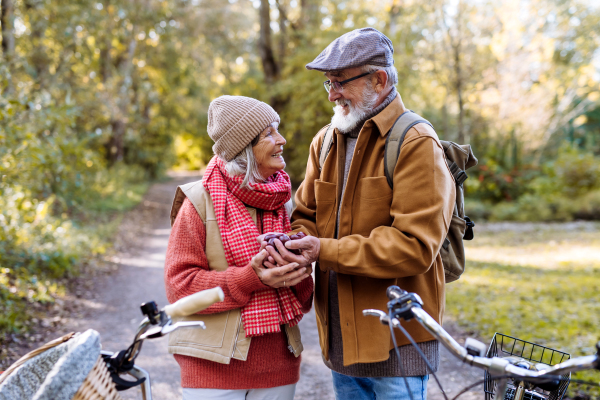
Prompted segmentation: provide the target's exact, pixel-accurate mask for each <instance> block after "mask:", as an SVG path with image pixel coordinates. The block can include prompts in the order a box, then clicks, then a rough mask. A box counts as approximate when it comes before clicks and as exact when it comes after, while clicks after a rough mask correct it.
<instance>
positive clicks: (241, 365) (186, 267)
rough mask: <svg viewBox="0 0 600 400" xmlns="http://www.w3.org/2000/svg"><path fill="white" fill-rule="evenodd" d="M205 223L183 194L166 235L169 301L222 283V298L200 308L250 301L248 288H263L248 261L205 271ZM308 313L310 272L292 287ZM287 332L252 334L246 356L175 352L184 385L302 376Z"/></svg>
mask: <svg viewBox="0 0 600 400" xmlns="http://www.w3.org/2000/svg"><path fill="white" fill-rule="evenodd" d="M205 247H206V229H205V227H204V224H203V223H202V219H201V218H200V216H199V215H198V212H197V211H196V209H195V208H194V206H193V205H192V203H191V202H190V201H189V200H188V199H185V201H184V202H183V205H182V206H181V209H180V210H179V213H178V214H177V218H176V220H175V224H174V225H173V229H172V230H171V236H170V237H169V246H168V248H167V260H166V263H165V284H166V289H167V299H168V300H169V301H170V302H171V303H173V302H175V301H177V300H179V299H180V298H182V297H185V296H188V295H190V294H193V293H196V292H199V291H201V290H204V289H210V288H213V287H215V286H221V288H222V289H223V292H225V301H223V302H221V303H217V304H214V305H212V306H210V307H209V308H207V309H206V310H204V311H203V312H201V314H211V313H218V312H223V311H228V310H233V309H236V308H240V307H242V306H244V305H246V304H247V303H248V301H249V300H250V296H251V295H252V292H254V291H255V290H258V289H262V288H265V287H266V286H265V285H263V284H262V282H261V281H260V279H259V278H258V276H257V275H256V273H255V272H254V270H253V269H252V266H251V265H250V264H248V265H247V266H245V267H229V268H228V269H227V270H226V271H209V269H208V260H207V258H206V254H205V252H204V249H205ZM292 290H294V292H295V293H296V296H297V298H298V300H299V301H300V303H301V304H302V307H303V308H302V311H303V312H304V313H307V312H308V311H309V310H310V307H311V303H312V294H313V290H314V283H313V280H312V277H308V278H306V279H304V280H303V281H302V282H300V283H299V284H298V285H296V286H295V287H294V288H292ZM287 346H288V343H287V337H286V335H285V332H283V330H282V332H279V333H271V334H266V335H263V336H255V337H253V338H252V341H251V343H250V351H249V352H248V359H247V360H246V361H240V360H236V359H231V363H229V364H220V363H217V362H214V361H208V360H204V359H201V358H196V357H190V356H183V355H179V354H176V355H175V359H176V360H177V362H178V363H179V366H180V367H181V386H182V387H184V388H210V389H258V388H269V387H276V386H282V385H290V384H293V383H296V382H298V380H299V379H300V361H301V357H298V358H296V357H294V355H293V354H292V353H291V352H290V351H289V350H288V348H287Z"/></svg>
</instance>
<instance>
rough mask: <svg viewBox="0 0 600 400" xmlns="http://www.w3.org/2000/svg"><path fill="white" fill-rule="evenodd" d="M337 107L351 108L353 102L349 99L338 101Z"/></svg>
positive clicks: (336, 102)
mask: <svg viewBox="0 0 600 400" xmlns="http://www.w3.org/2000/svg"><path fill="white" fill-rule="evenodd" d="M335 105H336V106H350V105H352V102H351V101H350V100H348V99H338V100H336V101H335Z"/></svg>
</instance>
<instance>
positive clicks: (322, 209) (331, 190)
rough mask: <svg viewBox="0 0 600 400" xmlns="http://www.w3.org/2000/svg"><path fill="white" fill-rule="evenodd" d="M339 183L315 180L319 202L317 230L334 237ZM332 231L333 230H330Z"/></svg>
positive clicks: (324, 235) (316, 198) (317, 200)
mask: <svg viewBox="0 0 600 400" xmlns="http://www.w3.org/2000/svg"><path fill="white" fill-rule="evenodd" d="M336 197H337V185H336V184H335V183H330V182H324V181H321V180H317V181H315V200H316V203H317V215H316V222H317V232H318V233H319V236H322V237H333V234H334V232H333V230H334V229H332V226H333V227H335V218H333V216H334V215H335V204H336ZM330 231H331V232H330Z"/></svg>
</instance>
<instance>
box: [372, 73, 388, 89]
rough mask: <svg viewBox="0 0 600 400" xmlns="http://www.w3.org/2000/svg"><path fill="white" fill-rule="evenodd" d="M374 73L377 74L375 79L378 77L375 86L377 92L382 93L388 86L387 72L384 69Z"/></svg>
mask: <svg viewBox="0 0 600 400" xmlns="http://www.w3.org/2000/svg"><path fill="white" fill-rule="evenodd" d="M374 75H375V79H376V81H375V85H374V88H375V91H376V92H377V93H380V92H381V91H382V90H383V89H385V88H386V85H387V81H388V76H387V73H386V72H385V71H384V70H382V69H380V70H379V71H377V72H375V74H374Z"/></svg>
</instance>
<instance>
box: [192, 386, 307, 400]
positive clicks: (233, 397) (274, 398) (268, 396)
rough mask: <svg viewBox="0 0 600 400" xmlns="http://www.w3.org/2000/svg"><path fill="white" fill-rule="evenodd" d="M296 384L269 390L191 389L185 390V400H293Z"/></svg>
mask: <svg viewBox="0 0 600 400" xmlns="http://www.w3.org/2000/svg"><path fill="white" fill-rule="evenodd" d="M295 393H296V384H295V383H294V384H293V385H285V386H277V387H274V388H268V389H240V390H226V389H190V388H183V400H293V398H294V394H295Z"/></svg>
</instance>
